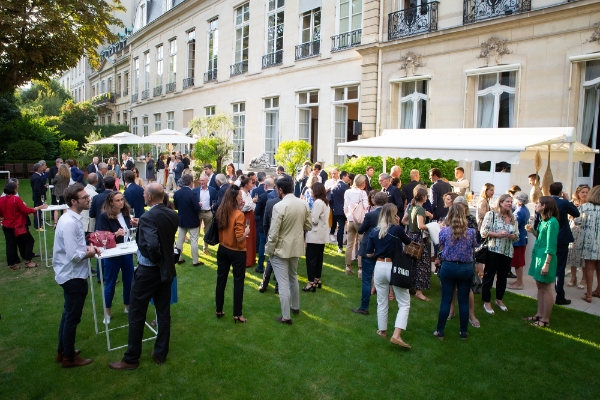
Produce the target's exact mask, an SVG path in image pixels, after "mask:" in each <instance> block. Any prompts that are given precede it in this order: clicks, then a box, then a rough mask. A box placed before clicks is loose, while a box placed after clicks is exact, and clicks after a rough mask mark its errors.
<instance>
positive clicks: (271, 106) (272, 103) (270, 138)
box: [264, 0, 279, 164]
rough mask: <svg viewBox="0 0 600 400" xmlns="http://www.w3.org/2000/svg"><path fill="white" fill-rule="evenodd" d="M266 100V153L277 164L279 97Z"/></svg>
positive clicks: (271, 161) (272, 162) (270, 160)
mask: <svg viewBox="0 0 600 400" xmlns="http://www.w3.org/2000/svg"><path fill="white" fill-rule="evenodd" d="M271 1H273V0H271ZM264 100H265V102H264V106H265V109H264V112H265V153H266V154H267V156H268V157H269V163H271V164H275V157H274V156H275V152H276V151H277V146H279V97H270V98H266V99H264Z"/></svg>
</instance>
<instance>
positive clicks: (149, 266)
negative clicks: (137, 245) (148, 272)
mask: <svg viewBox="0 0 600 400" xmlns="http://www.w3.org/2000/svg"><path fill="white" fill-rule="evenodd" d="M138 267H142V268H156V267H157V266H156V265H142V264H139V263H138Z"/></svg>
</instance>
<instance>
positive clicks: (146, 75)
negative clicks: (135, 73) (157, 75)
mask: <svg viewBox="0 0 600 400" xmlns="http://www.w3.org/2000/svg"><path fill="white" fill-rule="evenodd" d="M144 90H148V91H149V90H150V51H146V52H144Z"/></svg>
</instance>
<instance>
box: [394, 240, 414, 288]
mask: <svg viewBox="0 0 600 400" xmlns="http://www.w3.org/2000/svg"><path fill="white" fill-rule="evenodd" d="M388 235H389V233H388ZM390 236H392V237H393V238H394V239H395V242H396V249H395V250H394V255H393V257H392V273H391V274H390V285H392V286H397V287H399V288H403V289H410V288H411V286H412V274H413V262H414V260H413V259H412V258H411V257H410V256H409V255H407V254H405V253H404V250H403V249H402V241H401V240H400V238H398V237H396V236H393V235H390Z"/></svg>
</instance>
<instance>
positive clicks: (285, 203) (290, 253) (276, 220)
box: [265, 193, 312, 258]
mask: <svg viewBox="0 0 600 400" xmlns="http://www.w3.org/2000/svg"><path fill="white" fill-rule="evenodd" d="M311 229H312V220H311V215H310V210H309V209H308V204H306V202H305V201H304V200H300V199H299V198H297V197H296V196H294V194H293V193H290V194H287V195H286V196H285V197H284V198H283V199H281V201H280V202H279V203H277V204H276V205H275V206H274V207H273V220H272V221H271V228H270V229H269V238H268V240H267V244H266V246H265V254H268V255H269V257H271V256H277V257H280V258H291V257H302V256H303V255H304V231H309V230H311Z"/></svg>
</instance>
